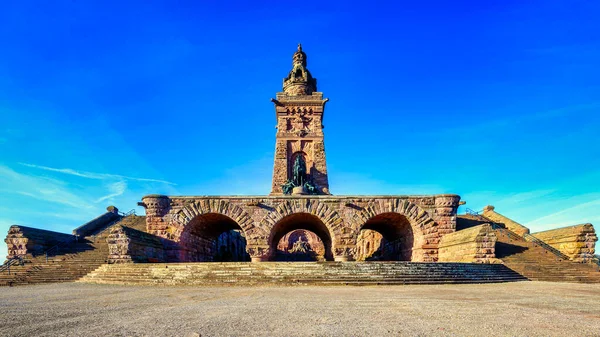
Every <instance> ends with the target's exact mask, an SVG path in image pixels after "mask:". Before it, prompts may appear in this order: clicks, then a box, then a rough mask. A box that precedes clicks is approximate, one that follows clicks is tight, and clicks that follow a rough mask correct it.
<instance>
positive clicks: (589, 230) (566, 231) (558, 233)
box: [531, 223, 598, 262]
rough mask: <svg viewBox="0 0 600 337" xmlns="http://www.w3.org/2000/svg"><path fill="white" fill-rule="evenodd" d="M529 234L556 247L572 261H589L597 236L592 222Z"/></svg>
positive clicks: (591, 258)
mask: <svg viewBox="0 0 600 337" xmlns="http://www.w3.org/2000/svg"><path fill="white" fill-rule="evenodd" d="M531 235H532V236H534V237H536V238H538V239H540V240H542V241H544V242H545V243H547V244H548V245H550V246H552V247H554V248H556V249H558V250H559V251H560V252H561V253H563V254H565V255H567V256H568V257H569V258H570V259H571V260H573V261H576V262H589V261H591V260H593V259H594V254H595V252H596V251H595V245H596V241H598V236H597V235H596V231H595V230H594V226H592V224H589V223H587V224H582V225H576V226H569V227H562V228H557V229H551V230H547V231H543V232H537V233H532V234H531Z"/></svg>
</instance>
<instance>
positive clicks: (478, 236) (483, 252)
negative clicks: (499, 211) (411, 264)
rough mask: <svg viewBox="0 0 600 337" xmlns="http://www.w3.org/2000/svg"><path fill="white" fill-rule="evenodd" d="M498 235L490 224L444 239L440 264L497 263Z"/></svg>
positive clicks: (448, 235)
mask: <svg viewBox="0 0 600 337" xmlns="http://www.w3.org/2000/svg"><path fill="white" fill-rule="evenodd" d="M496 240H497V238H496V234H495V233H494V231H493V229H492V226H491V225H489V224H486V225H479V226H475V227H471V228H468V229H465V230H461V231H458V232H455V233H450V234H447V235H445V236H444V237H442V239H441V240H440V243H439V253H438V261H439V262H475V263H496V262H499V260H497V259H496V254H495V246H496Z"/></svg>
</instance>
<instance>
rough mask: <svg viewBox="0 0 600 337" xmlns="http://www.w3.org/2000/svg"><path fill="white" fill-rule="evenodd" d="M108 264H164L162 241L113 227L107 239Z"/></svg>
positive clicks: (139, 232) (129, 229) (143, 233)
mask: <svg viewBox="0 0 600 337" xmlns="http://www.w3.org/2000/svg"><path fill="white" fill-rule="evenodd" d="M106 242H107V243H108V263H131V262H165V261H166V256H165V251H164V247H163V240H162V238H160V237H157V236H155V235H152V234H148V233H145V232H141V231H138V230H137V229H133V228H129V227H127V226H115V227H114V228H112V229H111V231H110V234H109V235H108V238H107V239H106Z"/></svg>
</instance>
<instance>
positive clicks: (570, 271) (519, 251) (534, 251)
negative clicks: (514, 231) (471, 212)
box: [496, 231, 600, 283]
mask: <svg viewBox="0 0 600 337" xmlns="http://www.w3.org/2000/svg"><path fill="white" fill-rule="evenodd" d="M496 236H497V238H498V242H497V243H496V255H497V256H498V258H500V259H501V260H502V261H503V262H504V264H505V265H506V266H507V267H509V268H511V269H512V270H514V271H516V272H518V273H519V274H521V275H523V276H525V277H527V278H528V279H530V280H532V281H552V282H579V283H600V272H599V269H598V266H597V265H592V264H586V263H577V262H573V261H569V260H563V259H560V258H559V257H557V256H556V255H554V254H552V253H551V252H549V251H548V250H546V249H544V248H543V247H540V246H538V245H537V244H535V243H533V242H529V241H522V240H514V239H513V238H511V237H509V236H507V235H504V234H503V233H502V232H499V231H496ZM499 243H500V244H499Z"/></svg>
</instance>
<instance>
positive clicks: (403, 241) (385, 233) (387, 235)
mask: <svg viewBox="0 0 600 337" xmlns="http://www.w3.org/2000/svg"><path fill="white" fill-rule="evenodd" d="M363 230H372V231H375V232H377V233H379V234H380V235H381V236H380V237H374V236H370V238H369V240H366V241H365V242H361V240H360V239H361V236H360V235H359V240H357V245H358V246H359V247H358V251H359V252H360V254H362V256H359V257H357V259H366V260H382V261H412V259H413V254H412V253H413V249H414V248H415V233H414V232H413V228H412V225H411V223H410V221H409V220H408V218H407V217H406V216H404V215H402V214H400V213H395V212H386V213H381V214H378V215H375V216H373V217H371V218H370V219H368V220H367V221H366V222H365V223H364V224H363V225H362V226H360V228H359V232H362V231H363Z"/></svg>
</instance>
